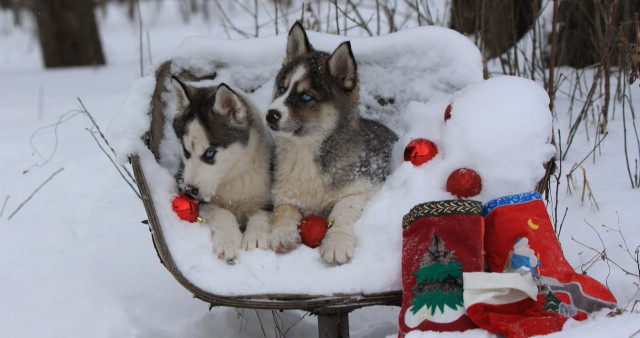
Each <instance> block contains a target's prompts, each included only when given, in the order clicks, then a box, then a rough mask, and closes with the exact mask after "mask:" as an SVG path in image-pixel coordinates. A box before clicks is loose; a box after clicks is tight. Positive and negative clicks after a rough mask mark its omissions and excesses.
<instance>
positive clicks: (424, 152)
mask: <svg viewBox="0 0 640 338" xmlns="http://www.w3.org/2000/svg"><path fill="white" fill-rule="evenodd" d="M437 153H438V147H436V145H435V144H434V143H433V142H431V141H429V140H427V139H424V138H417V139H415V140H412V141H411V142H409V144H407V147H406V148H404V160H405V161H411V163H412V164H413V165H415V166H419V165H421V164H424V163H426V162H428V161H429V160H431V159H432V158H433V157H434V156H436V154H437Z"/></svg>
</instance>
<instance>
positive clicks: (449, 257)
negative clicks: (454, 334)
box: [399, 200, 484, 337]
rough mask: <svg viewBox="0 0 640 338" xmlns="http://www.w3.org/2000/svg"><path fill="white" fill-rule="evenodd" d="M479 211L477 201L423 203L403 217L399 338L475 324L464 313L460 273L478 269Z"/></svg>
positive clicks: (480, 244) (479, 253)
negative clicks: (413, 331)
mask: <svg viewBox="0 0 640 338" xmlns="http://www.w3.org/2000/svg"><path fill="white" fill-rule="evenodd" d="M481 209H482V208H481V204H480V202H477V201H468V200H450V201H439V202H429V203H424V204H419V205H417V206H415V207H413V208H412V209H411V212H410V213H409V214H407V215H406V216H405V217H404V219H403V228H404V230H403V232H402V237H403V240H402V307H401V309H400V316H399V324H400V333H399V336H400V337H403V336H404V335H405V334H406V333H408V332H409V331H411V330H420V331H428V330H432V331H464V330H466V329H470V328H474V327H476V326H475V325H474V324H473V323H472V322H471V321H470V320H469V318H468V317H467V316H466V315H465V310H464V306H463V302H462V292H463V291H462V288H463V285H462V273H463V272H472V271H482V267H483V263H482V233H483V227H484V222H483V218H482V216H481V213H482V211H481Z"/></svg>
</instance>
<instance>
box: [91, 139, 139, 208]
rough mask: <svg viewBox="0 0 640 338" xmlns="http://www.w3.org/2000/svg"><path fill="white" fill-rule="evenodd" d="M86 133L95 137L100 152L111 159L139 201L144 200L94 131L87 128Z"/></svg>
mask: <svg viewBox="0 0 640 338" xmlns="http://www.w3.org/2000/svg"><path fill="white" fill-rule="evenodd" d="M85 130H86V131H88V132H89V134H91V137H93V140H94V141H96V144H97V145H98V147H99V148H100V150H102V152H103V153H104V155H105V156H107V158H108V159H109V161H110V162H111V164H113V166H114V167H115V168H116V170H117V171H118V174H120V177H122V179H123V180H124V181H125V182H127V184H128V185H129V187H130V188H131V190H133V192H134V193H135V194H136V196H138V198H139V199H141V200H142V196H140V193H139V192H138V190H136V188H134V186H133V184H131V182H130V181H129V180H128V179H127V178H126V177H124V174H123V173H122V172H121V171H120V169H119V168H118V165H117V164H116V162H115V161H114V160H113V159H112V158H111V156H109V154H108V153H107V151H106V150H104V147H102V144H100V141H98V139H97V138H96V135H94V131H92V130H91V129H89V128H85Z"/></svg>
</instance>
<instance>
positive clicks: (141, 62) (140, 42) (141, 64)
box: [136, 0, 144, 76]
mask: <svg viewBox="0 0 640 338" xmlns="http://www.w3.org/2000/svg"><path fill="white" fill-rule="evenodd" d="M136 9H137V11H138V29H139V30H140V32H139V34H138V40H139V44H140V46H139V47H140V76H144V62H143V61H142V60H143V57H142V14H141V13H140V0H136Z"/></svg>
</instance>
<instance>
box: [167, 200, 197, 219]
mask: <svg viewBox="0 0 640 338" xmlns="http://www.w3.org/2000/svg"><path fill="white" fill-rule="evenodd" d="M171 208H172V209H173V211H174V212H175V213H176V214H177V215H178V217H179V218H180V219H181V220H184V221H188V222H195V221H196V220H197V219H198V212H199V210H198V209H199V208H198V202H196V200H194V199H193V198H192V197H191V196H189V195H186V194H183V193H179V194H178V195H177V196H176V197H174V198H173V201H172V202H171Z"/></svg>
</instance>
